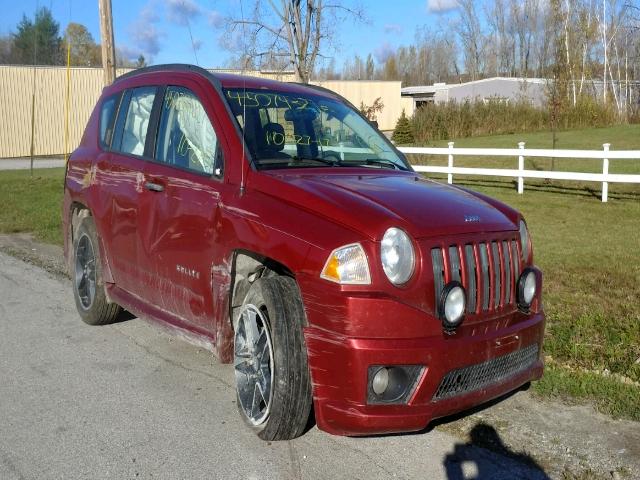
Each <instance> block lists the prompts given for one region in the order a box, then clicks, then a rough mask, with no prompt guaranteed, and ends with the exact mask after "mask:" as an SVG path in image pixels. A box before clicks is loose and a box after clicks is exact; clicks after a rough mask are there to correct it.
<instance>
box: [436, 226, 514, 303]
mask: <svg viewBox="0 0 640 480" xmlns="http://www.w3.org/2000/svg"><path fill="white" fill-rule="evenodd" d="M431 263H432V266H433V279H434V291H435V304H434V305H436V306H437V305H438V302H439V301H440V295H441V293H442V290H443V288H444V286H445V284H446V283H448V282H451V281H454V280H455V281H458V282H460V283H462V285H463V286H464V288H465V291H466V292H467V313H475V314H479V313H481V312H487V311H495V310H498V309H500V308H504V307H507V306H511V305H515V303H516V286H517V282H518V277H519V275H520V253H519V250H518V242H517V241H516V240H515V239H504V240H490V241H486V242H478V243H467V244H465V245H450V246H448V247H445V248H442V247H437V248H432V249H431Z"/></svg>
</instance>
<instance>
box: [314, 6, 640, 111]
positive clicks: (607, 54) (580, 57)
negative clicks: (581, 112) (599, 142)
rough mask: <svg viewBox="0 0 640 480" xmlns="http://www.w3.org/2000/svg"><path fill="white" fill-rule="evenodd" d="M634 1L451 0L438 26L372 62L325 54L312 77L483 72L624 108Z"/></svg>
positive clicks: (638, 39)
mask: <svg viewBox="0 0 640 480" xmlns="http://www.w3.org/2000/svg"><path fill="white" fill-rule="evenodd" d="M639 3H640V2H638V1H637V0H458V8H457V9H456V11H455V13H454V14H453V15H452V18H450V20H448V21H447V22H446V23H444V24H442V25H441V26H440V28H438V29H433V28H431V27H421V28H419V29H418V30H417V31H416V33H415V37H414V41H413V43H412V44H410V45H403V46H400V47H399V48H397V49H396V50H395V51H393V52H390V53H388V54H387V55H386V56H385V57H384V58H379V61H378V62H374V61H373V57H372V56H371V54H369V55H368V56H366V58H365V59H363V57H361V56H359V55H356V56H354V57H353V58H349V59H347V60H346V61H345V62H344V64H343V66H342V67H341V68H337V67H336V63H335V61H333V60H329V61H327V62H325V64H323V65H321V66H320V67H319V68H318V69H317V70H316V74H317V75H316V76H317V77H318V78H320V79H345V80H356V79H360V80H370V79H377V80H401V81H402V84H403V86H410V85H432V84H434V83H439V82H446V83H461V82H466V81H472V80H478V79H482V78H488V77H496V76H504V77H527V78H532V77H536V78H546V79H550V80H554V82H553V86H551V87H550V88H551V89H555V90H557V91H555V92H549V97H550V98H553V99H554V101H557V102H567V103H569V104H571V105H574V106H575V105H577V103H578V102H579V98H580V97H581V96H584V95H587V96H590V97H594V98H598V99H600V100H602V102H604V103H609V102H611V103H613V105H614V106H615V108H616V109H617V110H618V111H620V112H623V111H626V109H627V108H629V107H630V106H632V105H636V104H637V102H638V86H639V84H640V78H639V76H640V21H639V18H640V6H639Z"/></svg>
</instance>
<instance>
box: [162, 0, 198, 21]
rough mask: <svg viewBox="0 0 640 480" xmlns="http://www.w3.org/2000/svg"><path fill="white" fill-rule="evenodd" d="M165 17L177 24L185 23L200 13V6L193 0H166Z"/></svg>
mask: <svg viewBox="0 0 640 480" xmlns="http://www.w3.org/2000/svg"><path fill="white" fill-rule="evenodd" d="M166 4H167V19H168V20H169V21H170V22H173V23H176V24H178V25H187V24H188V23H189V22H190V21H191V20H193V19H195V18H196V17H199V16H200V15H201V14H202V8H201V7H200V5H198V4H197V3H195V2H194V1H193V0H167V1H166Z"/></svg>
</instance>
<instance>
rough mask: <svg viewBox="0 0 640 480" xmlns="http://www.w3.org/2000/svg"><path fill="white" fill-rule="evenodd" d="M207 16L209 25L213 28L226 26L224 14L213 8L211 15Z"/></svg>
mask: <svg viewBox="0 0 640 480" xmlns="http://www.w3.org/2000/svg"><path fill="white" fill-rule="evenodd" d="M207 17H208V18H207V20H208V22H209V25H211V26H212V27H213V28H220V27H222V26H224V23H225V19H224V15H222V14H221V13H220V12H218V11H216V10H212V11H211V12H209V15H208V16H207Z"/></svg>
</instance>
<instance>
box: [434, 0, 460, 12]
mask: <svg viewBox="0 0 640 480" xmlns="http://www.w3.org/2000/svg"><path fill="white" fill-rule="evenodd" d="M459 6H460V4H459V3H458V0H427V10H429V11H430V12H433V13H444V12H448V11H449V10H455V9H456V8H458V7H459Z"/></svg>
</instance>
